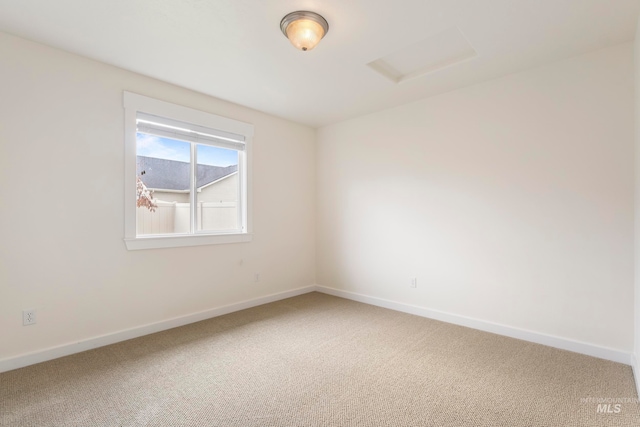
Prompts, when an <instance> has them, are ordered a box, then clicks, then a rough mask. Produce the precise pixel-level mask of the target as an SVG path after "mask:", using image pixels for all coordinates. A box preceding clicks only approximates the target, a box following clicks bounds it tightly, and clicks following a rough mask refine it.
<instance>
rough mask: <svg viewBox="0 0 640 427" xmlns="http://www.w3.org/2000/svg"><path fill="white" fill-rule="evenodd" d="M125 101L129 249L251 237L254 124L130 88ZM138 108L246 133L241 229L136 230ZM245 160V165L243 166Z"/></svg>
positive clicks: (241, 171) (241, 173) (126, 235)
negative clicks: (143, 232) (146, 232)
mask: <svg viewBox="0 0 640 427" xmlns="http://www.w3.org/2000/svg"><path fill="white" fill-rule="evenodd" d="M123 102H124V131H125V138H124V145H125V160H124V161H125V165H124V185H125V188H124V195H125V200H124V210H125V216H124V218H125V221H124V241H125V244H126V246H127V249H128V250H138V249H157V248H173V247H182V246H201V245H215V244H224V243H240V242H249V241H251V239H252V230H253V227H252V209H251V188H252V186H251V141H252V139H253V125H252V124H249V123H244V122H240V121H237V120H233V119H229V118H226V117H221V116H217V115H215V114H211V113H206V112H204V111H199V110H194V109H192V108H188V107H183V106H181V105H176V104H172V103H169V102H165V101H160V100H157V99H154V98H149V97H147V96H142V95H138V94H135V93H131V92H127V91H125V92H124V96H123ZM138 112H140V113H146V114H152V115H155V116H160V117H164V118H167V119H173V120H177V121H181V122H185V123H190V124H193V125H197V126H204V127H206V128H210V129H216V130H219V131H222V132H229V133H232V134H236V135H242V136H244V139H245V141H244V143H245V149H244V151H243V152H242V153H241V154H240V155H242V156H244V162H240V164H239V165H238V174H239V178H240V179H239V182H240V194H241V198H242V199H243V200H241V201H240V206H241V209H242V218H243V224H242V228H243V231H242V232H233V233H224V232H202V231H199V232H197V233H193V234H191V233H190V234H171V235H168V234H167V235H142V236H138V235H137V234H136V209H137V207H136V173H137V172H136V157H137V146H136V144H137V142H136V132H137V125H136V118H137V114H138ZM192 149H193V148H192ZM242 164H243V166H244V167H242V166H241V165H242ZM194 211H195V210H194Z"/></svg>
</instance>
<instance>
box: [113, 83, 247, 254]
mask: <svg viewBox="0 0 640 427" xmlns="http://www.w3.org/2000/svg"><path fill="white" fill-rule="evenodd" d="M124 107H125V150H126V159H125V162H126V164H125V185H126V189H125V211H126V212H125V213H126V216H125V242H126V245H127V248H128V249H130V250H131V249H149V248H165V247H176V246H194V245H208V244H216V243H236V242H246V241H250V240H251V209H250V208H251V206H250V198H249V192H250V173H249V171H250V169H249V165H250V153H251V151H250V150H251V138H252V136H253V126H252V125H250V124H247V123H242V122H238V121H236V120H231V119H228V118H225V117H220V116H216V115H213V114H209V113H205V112H202V111H198V110H193V109H190V108H186V107H182V106H178V105H174V104H170V103H167V102H164V101H159V100H156V99H152V98H148V97H144V96H141V95H136V94H133V93H129V92H125V93H124Z"/></svg>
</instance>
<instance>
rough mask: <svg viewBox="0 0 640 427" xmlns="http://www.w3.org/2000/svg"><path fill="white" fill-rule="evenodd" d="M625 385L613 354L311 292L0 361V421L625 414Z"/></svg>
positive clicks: (627, 377) (548, 421)
mask: <svg viewBox="0 0 640 427" xmlns="http://www.w3.org/2000/svg"><path fill="white" fill-rule="evenodd" d="M636 398H637V395H636V392H635V389H634V385H633V374H632V371H631V368H630V367H628V366H625V365H621V364H618V363H613V362H608V361H605V360H601V359H596V358H592V357H587V356H582V355H579V354H575V353H570V352H567V351H562V350H556V349H553V348H550V347H545V346H541V345H537V344H531V343H527V342H524V341H519V340H514V339H511V338H506V337H501V336H498V335H493V334H489V333H485V332H479V331H476V330H472V329H468V328H464V327H460V326H454V325H450V324H446V323H442V322H437V321H433V320H429V319H424V318H421V317H417V316H412V315H408V314H404V313H398V312H394V311H391V310H386V309H382V308H378V307H373V306H368V305H365V304H360V303H356V302H353V301H348V300H344V299H341V298H335V297H331V296H328V295H323V294H319V293H311V294H306V295H302V296H299V297H295V298H290V299H287V300H283V301H279V302H275V303H272V304H267V305H264V306H261V307H256V308H252V309H249V310H244V311H241V312H237V313H233V314H229V315H226V316H221V317H218V318H214V319H210V320H207V321H203V322H199V323H195V324H192V325H188V326H184V327H181V328H176V329H172V330H169V331H165V332H161V333H157V334H153V335H148V336H145V337H142V338H137V339H134V340H129V341H125V342H122V343H118V344H114V345H110V346H107V347H103V348H100V349H96V350H91V351H87V352H84V353H80V354H76V355H72V356H68V357H64V358H61V359H57V360H53V361H49V362H45V363H41V364H38V365H34V366H30V367H27V368H23V369H18V370H15V371H10V372H5V373H3V374H0V425H2V426H38V427H40V426H83V427H90V426H224V427H229V426H376V427H379V426H393V427H396V426H398V427H402V426H434V427H444V426H469V427H482V426H491V427H497V426H505V427H519V426H527V427H529V426H580V427H582V426H633V427H638V426H640V405H638V404H637V403H634V402H635V399H636ZM598 399H621V400H619V401H615V402H618V404H620V406H619V407H618V409H619V410H618V411H617V413H616V407H615V406H614V405H615V402H613V401H608V402H610V403H612V404H611V406H610V407H608V409H609V410H610V411H611V413H598V403H597V401H598ZM620 402H622V403H620ZM601 410H602V409H601Z"/></svg>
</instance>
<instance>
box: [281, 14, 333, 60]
mask: <svg viewBox="0 0 640 427" xmlns="http://www.w3.org/2000/svg"><path fill="white" fill-rule="evenodd" d="M280 29H281V30H282V33H283V34H284V35H285V36H286V37H287V38H288V39H289V41H290V42H291V44H292V45H294V46H295V47H296V49H300V50H302V51H308V50H311V49H313V48H314V47H316V45H317V44H318V43H320V40H322V38H323V37H324V36H325V34H327V31H329V24H328V23H327V21H326V20H325V19H324V18H323V17H322V16H320V15H318V14H317V13H314V12H307V11H298V12H291V13H290V14H288V15H287V16H285V17H284V18H282V21H281V22H280Z"/></svg>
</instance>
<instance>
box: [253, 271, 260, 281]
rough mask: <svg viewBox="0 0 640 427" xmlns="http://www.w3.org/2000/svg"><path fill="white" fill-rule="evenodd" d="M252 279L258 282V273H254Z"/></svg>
mask: <svg viewBox="0 0 640 427" xmlns="http://www.w3.org/2000/svg"><path fill="white" fill-rule="evenodd" d="M253 281H254V282H259V281H260V273H256V274H255V275H254V276H253Z"/></svg>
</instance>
